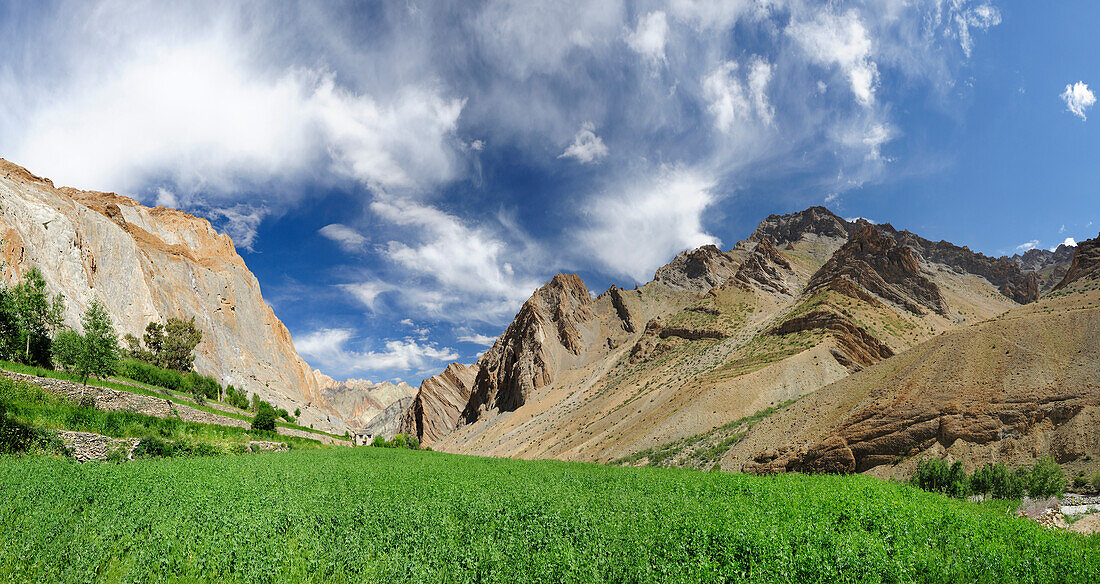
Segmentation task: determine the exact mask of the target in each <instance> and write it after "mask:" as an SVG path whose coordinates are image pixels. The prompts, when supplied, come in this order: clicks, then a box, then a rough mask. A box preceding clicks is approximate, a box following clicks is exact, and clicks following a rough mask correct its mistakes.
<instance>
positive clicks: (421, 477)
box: [0, 448, 1100, 584]
mask: <svg viewBox="0 0 1100 584" xmlns="http://www.w3.org/2000/svg"><path fill="white" fill-rule="evenodd" d="M0 485H3V488H4V496H3V497H2V498H0V517H2V518H3V520H2V521H0V573H2V574H5V575H6V577H7V578H8V579H10V580H12V581H41V582H46V581H48V582H85V581H89V582H90V581H143V582H144V581H187V582H228V583H232V582H259V583H265V582H554V583H558V582H666V583H676V582H724V581H730V582H732V581H740V582H768V583H773V582H799V583H804V582H837V581H845V582H978V583H983V582H1013V583H1026V582H1088V583H1090V584H1091V583H1092V582H1094V581H1095V579H1094V578H1095V575H1096V574H1097V573H1100V539H1097V538H1092V539H1088V538H1085V537H1082V536H1078V535H1075V534H1066V533H1055V532H1051V531H1048V530H1046V529H1044V528H1043V527H1041V526H1039V525H1037V524H1035V523H1033V522H1029V521H1026V520H1023V519H1017V518H1013V517H1009V516H1007V515H1006V514H1005V512H1004V511H1005V509H1004V508H1003V505H1000V506H997V505H993V506H985V505H976V504H972V503H967V502H964V501H956V500H951V499H948V498H945V497H941V496H939V495H934V494H930V493H925V492H923V491H920V490H919V489H915V488H913V487H910V486H908V485H903V484H897V483H887V482H882V481H879V480H875V479H871V478H868V477H862V476H850V477H837V476H801V475H783V476H774V477H752V476H745V475H729V474H725V473H698V472H689V471H680V470H662V469H629V468H608V467H600V466H595V465H589V464H574V463H561V462H551V461H543V462H530V461H515V460H499V459H482V458H471V457H459V456H454V455H446V454H440V453H432V452H416V451H410V450H405V449H379V448H361V449H334V450H327V451H319V452H302V451H297V452H291V453H288V454H279V455H263V454H261V455H257V456H251V457H232V458H229V457H213V458H209V457H205V458H183V459H171V460H150V461H139V462H136V463H133V464H125V465H109V464H107V465H101V464H87V465H77V464H73V463H69V462H67V461H64V460H59V459H52V458H42V457H27V458H22V459H13V458H0ZM54 534H79V535H78V536H76V535H74V536H64V537H58V536H56V535H54Z"/></svg>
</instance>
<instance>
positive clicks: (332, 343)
mask: <svg viewBox="0 0 1100 584" xmlns="http://www.w3.org/2000/svg"><path fill="white" fill-rule="evenodd" d="M352 336H353V333H352V331H351V330H350V329H342V328H340V329H331V328H326V329H319V330H316V331H314V332H312V333H309V334H306V335H304V336H302V337H300V338H299V339H298V340H296V341H294V348H296V349H297V350H298V352H299V353H301V354H302V355H304V356H306V357H307V358H310V360H312V361H314V363H312V364H313V365H314V366H320V367H323V368H326V369H331V370H338V371H341V372H343V373H345V374H348V373H352V372H356V371H393V370H398V371H408V370H411V369H416V368H424V367H425V366H427V365H430V364H434V363H442V362H446V361H453V360H455V359H457V358H458V353H456V352H455V351H454V350H453V349H450V348H448V347H439V346H437V345H436V344H435V343H419V342H417V341H413V340H403V341H386V342H385V343H384V345H385V350H382V351H375V350H370V351H355V350H351V349H348V348H347V346H346V345H347V343H348V341H350V340H351V338H352Z"/></svg>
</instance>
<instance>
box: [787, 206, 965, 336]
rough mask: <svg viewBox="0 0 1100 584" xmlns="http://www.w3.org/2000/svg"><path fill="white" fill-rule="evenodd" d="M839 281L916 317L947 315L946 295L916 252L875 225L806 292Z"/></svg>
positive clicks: (842, 252)
mask: <svg viewBox="0 0 1100 584" xmlns="http://www.w3.org/2000/svg"><path fill="white" fill-rule="evenodd" d="M839 278H845V279H847V280H849V281H851V282H854V283H856V284H859V285H860V286H861V287H863V288H864V289H865V290H867V291H868V292H871V293H873V294H876V295H878V296H879V297H882V298H884V299H886V300H888V301H890V302H893V303H895V304H897V305H899V306H901V307H903V308H905V309H906V310H908V311H910V312H913V313H915V314H922V313H923V310H924V309H930V310H932V311H934V312H936V313H939V314H944V315H945V314H947V303H946V301H945V300H944V298H943V294H941V293H940V289H939V287H938V286H936V284H935V283H933V282H932V281H931V280H929V279H928V278H927V277H925V276H924V275H923V274H921V270H920V264H919V263H918V262H917V258H916V256H915V255H914V254H913V251H912V250H911V249H910V248H909V247H906V246H901V245H897V244H895V242H894V241H893V240H891V239H888V238H887V237H884V236H883V235H882V234H881V233H880V232H879V231H878V230H877V229H875V227H874V226H873V225H864V226H863V227H862V228H860V229H859V230H858V231H856V232H855V233H853V234H852V237H851V239H850V240H849V241H848V243H846V244H844V246H843V247H841V248H840V249H839V250H837V251H836V253H835V254H833V257H832V258H830V259H829V261H828V262H826V263H825V265H824V266H822V268H821V269H820V270H818V272H817V273H816V274H814V276H813V277H812V278H810V282H809V283H808V284H807V285H806V290H807V291H809V292H813V291H816V290H818V289H821V288H824V287H826V286H828V285H830V284H831V283H832V282H833V281H834V280H837V279H839Z"/></svg>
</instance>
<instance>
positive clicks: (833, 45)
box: [787, 9, 878, 107]
mask: <svg viewBox="0 0 1100 584" xmlns="http://www.w3.org/2000/svg"><path fill="white" fill-rule="evenodd" d="M813 12H814V13H815V15H814V17H813V18H812V19H808V20H795V21H792V22H791V24H790V26H788V27H787V34H788V35H789V36H790V37H791V38H793V39H794V40H795V41H796V42H797V43H798V44H799V45H800V46H801V47H802V49H803V50H804V51H805V53H806V55H807V56H808V57H809V58H810V59H811V60H812V61H813V62H815V63H817V64H820V65H828V66H835V67H837V68H838V69H840V71H842V72H843V73H844V75H845V77H847V79H848V83H849V85H850V87H851V89H852V95H853V96H855V98H856V101H857V102H859V104H860V105H862V106H864V107H870V106H872V105H874V103H875V91H876V89H877V87H878V65H877V64H876V63H875V62H874V61H873V60H872V58H871V57H872V49H873V43H872V39H871V37H870V35H869V34H868V32H867V28H866V27H865V26H864V24H863V20H862V19H861V18H860V15H859V13H858V12H856V11H855V10H849V11H847V12H844V13H843V14H836V13H835V12H833V11H832V10H830V9H817V10H814V11H813Z"/></svg>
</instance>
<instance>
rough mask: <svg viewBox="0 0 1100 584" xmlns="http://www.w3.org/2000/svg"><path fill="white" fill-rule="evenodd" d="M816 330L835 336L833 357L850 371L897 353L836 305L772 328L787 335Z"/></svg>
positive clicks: (773, 331) (775, 333) (773, 330)
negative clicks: (841, 311) (835, 307)
mask: <svg viewBox="0 0 1100 584" xmlns="http://www.w3.org/2000/svg"><path fill="white" fill-rule="evenodd" d="M813 330H821V331H824V332H825V333H827V334H829V335H831V336H832V337H833V338H834V339H835V341H836V345H837V346H836V347H835V348H834V349H833V350H832V351H831V353H832V355H833V358H835V359H836V360H837V362H838V363H840V364H841V365H843V366H844V367H847V368H848V369H849V370H850V371H858V370H860V369H862V368H864V367H867V366H869V365H874V364H875V363H877V362H879V361H881V360H883V359H886V358H887V357H893V356H894V351H893V350H892V349H891V348H890V347H888V346H886V344H885V343H883V342H882V341H880V340H879V339H878V338H877V337H875V336H874V335H872V334H871V333H870V332H868V331H867V329H865V328H863V327H861V326H859V325H857V324H856V323H854V322H852V320H851V319H849V318H848V317H846V316H845V315H843V314H841V313H840V312H839V311H837V310H835V309H833V308H832V307H825V308H819V309H817V310H812V311H810V312H807V313H805V314H800V315H798V316H796V317H794V318H790V319H788V320H785V321H783V322H782V323H780V324H779V325H777V326H775V327H774V328H772V329H771V330H769V331H768V332H769V333H771V334H773V335H787V334H791V333H797V332H802V331H813Z"/></svg>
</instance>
